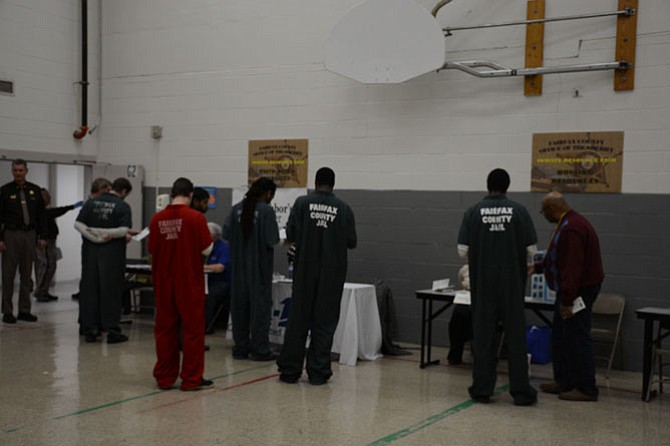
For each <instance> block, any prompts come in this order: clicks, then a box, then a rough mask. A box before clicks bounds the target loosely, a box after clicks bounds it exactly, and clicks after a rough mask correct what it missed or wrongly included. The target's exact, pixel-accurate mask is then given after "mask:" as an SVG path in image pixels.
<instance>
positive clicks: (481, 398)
mask: <svg viewBox="0 0 670 446" xmlns="http://www.w3.org/2000/svg"><path fill="white" fill-rule="evenodd" d="M468 394H470V398H472V401H474V402H477V403H481V404H489V403H490V402H491V397H490V396H488V395H475V394H473V393H472V391H471V390H469V389H468Z"/></svg>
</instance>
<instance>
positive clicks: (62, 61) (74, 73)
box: [0, 0, 100, 158]
mask: <svg viewBox="0 0 670 446" xmlns="http://www.w3.org/2000/svg"><path fill="white" fill-rule="evenodd" d="M88 3H89V6H88V9H89V32H88V42H89V43H88V49H89V51H88V55H89V64H88V65H89V70H88V73H89V74H88V82H89V84H90V85H89V87H88V96H89V105H88V125H89V127H90V128H93V127H94V126H95V124H96V122H97V121H98V116H99V113H98V110H99V101H98V98H99V93H98V92H99V90H100V82H99V77H100V76H99V75H100V57H99V56H100V53H99V46H100V40H99V32H98V31H99V29H100V27H99V25H98V22H99V13H98V10H99V8H98V6H99V3H98V1H94V0H91V1H89V2H88ZM0 79H1V80H9V81H13V82H14V95H4V94H2V93H0V156H1V155H3V154H6V153H8V152H10V151H11V152H14V151H26V152H40V153H47V154H68V155H82V156H87V157H91V156H96V155H97V152H98V143H97V134H96V132H95V131H94V132H93V134H92V135H88V136H86V137H85V138H84V139H82V140H75V139H74V138H73V137H72V133H73V132H74V131H75V130H77V129H79V127H80V126H81V86H80V84H79V82H80V81H81V80H82V77H81V2H80V1H79V0H48V1H45V0H3V1H0ZM27 158H28V157H27Z"/></svg>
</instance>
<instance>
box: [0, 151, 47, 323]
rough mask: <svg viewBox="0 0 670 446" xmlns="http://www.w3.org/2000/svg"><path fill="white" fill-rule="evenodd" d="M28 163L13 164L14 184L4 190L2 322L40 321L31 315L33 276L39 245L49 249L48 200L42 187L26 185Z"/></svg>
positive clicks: (0, 201) (0, 213)
mask: <svg viewBox="0 0 670 446" xmlns="http://www.w3.org/2000/svg"><path fill="white" fill-rule="evenodd" d="M27 174H28V163H27V162H26V161H25V160H23V159H15V160H14V161H12V176H13V177H14V181H12V182H9V183H7V184H5V185H4V186H2V189H0V251H1V252H2V321H3V322H4V323H6V324H15V323H16V320H17V319H18V320H22V321H26V322H35V321H37V316H35V315H33V314H31V313H30V287H31V285H32V280H31V272H32V267H33V262H34V260H35V245H36V244H37V245H38V247H39V248H40V249H44V248H45V247H46V240H45V239H44V235H45V233H46V215H45V213H44V200H43V198H42V192H41V189H40V187H39V186H38V185H36V184H33V183H30V182H28V181H26V175H27ZM17 268H18V270H19V275H20V286H19V313H18V316H16V317H15V316H14V308H13V303H12V300H13V297H14V276H16V269H17Z"/></svg>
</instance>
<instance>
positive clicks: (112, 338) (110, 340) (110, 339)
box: [107, 334, 128, 344]
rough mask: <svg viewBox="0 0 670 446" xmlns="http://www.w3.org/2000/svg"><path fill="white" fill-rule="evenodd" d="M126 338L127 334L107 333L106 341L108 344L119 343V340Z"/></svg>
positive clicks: (123, 340) (125, 339)
mask: <svg viewBox="0 0 670 446" xmlns="http://www.w3.org/2000/svg"><path fill="white" fill-rule="evenodd" d="M127 340H128V336H126V335H124V334H117V335H110V334H108V335H107V343H108V344H119V343H121V342H126V341H127Z"/></svg>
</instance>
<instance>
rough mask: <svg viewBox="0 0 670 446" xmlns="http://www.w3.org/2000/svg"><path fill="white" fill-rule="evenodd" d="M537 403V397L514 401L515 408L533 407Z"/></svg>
mask: <svg viewBox="0 0 670 446" xmlns="http://www.w3.org/2000/svg"><path fill="white" fill-rule="evenodd" d="M535 403H537V397H535V398H518V399H515V400H514V405H515V406H532V405H533V404H535Z"/></svg>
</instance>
